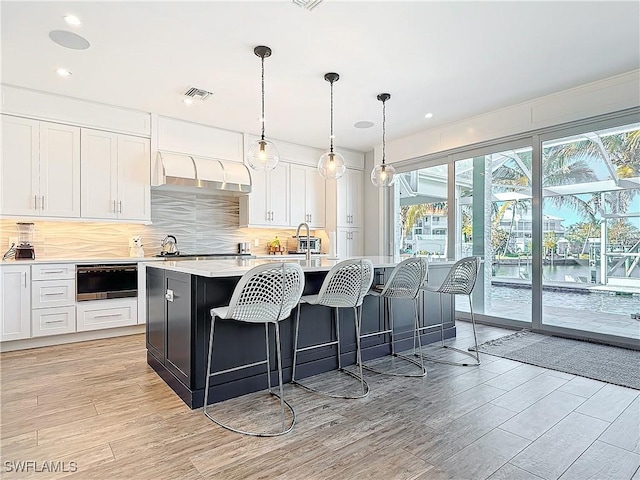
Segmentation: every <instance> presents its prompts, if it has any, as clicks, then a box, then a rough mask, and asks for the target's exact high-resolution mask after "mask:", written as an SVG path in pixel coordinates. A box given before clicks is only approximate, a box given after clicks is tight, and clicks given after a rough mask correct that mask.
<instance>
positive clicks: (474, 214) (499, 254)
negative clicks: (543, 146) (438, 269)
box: [454, 145, 532, 326]
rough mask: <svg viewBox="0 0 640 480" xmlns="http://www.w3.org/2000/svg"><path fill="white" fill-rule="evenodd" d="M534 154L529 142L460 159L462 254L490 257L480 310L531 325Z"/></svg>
mask: <svg viewBox="0 0 640 480" xmlns="http://www.w3.org/2000/svg"><path fill="white" fill-rule="evenodd" d="M531 153H532V148H531V147H530V146H526V145H524V146H517V147H515V148H512V149H508V150H498V151H495V152H491V153H484V154H477V155H475V156H473V157H468V158H462V159H459V160H454V166H455V192H454V194H455V204H456V209H455V213H456V215H455V225H456V227H455V232H456V258H462V257H466V256H469V255H478V256H480V257H481V258H482V259H483V260H484V262H483V268H482V278H481V279H480V282H479V284H478V288H477V289H476V291H475V293H474V310H475V311H476V312H478V313H479V314H482V315H484V316H490V317H498V318H501V319H506V320H509V321H512V322H515V323H518V324H521V325H522V326H528V325H530V323H531V298H532V297H531ZM459 307H460V309H461V311H468V307H464V302H460V304H459Z"/></svg>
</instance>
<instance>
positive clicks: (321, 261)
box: [147, 255, 398, 277]
mask: <svg viewBox="0 0 640 480" xmlns="http://www.w3.org/2000/svg"><path fill="white" fill-rule="evenodd" d="M290 257H294V256H293V255H291V256H289V257H288V256H284V255H283V256H280V255H277V256H275V257H274V256H273V255H272V256H271V258H270V259H269V258H253V259H237V260H181V261H177V262H172V261H166V262H163V263H160V264H149V265H147V266H150V267H156V268H163V269H165V270H169V271H172V272H180V273H188V274H191V275H199V276H201V277H237V276H242V275H244V274H245V273H247V272H248V271H249V270H251V269H252V268H253V267H257V266H258V265H265V264H268V263H281V262H289V263H298V264H300V266H301V267H302V269H303V270H304V271H305V272H327V271H329V270H330V269H331V267H333V266H334V265H336V264H338V263H340V262H341V261H343V260H345V259H339V260H330V259H329V258H327V257H318V258H312V259H311V260H310V261H308V262H307V261H306V260H305V259H304V258H302V259H301V258H290ZM296 257H297V256H296ZM353 258H368V259H369V260H371V261H372V262H373V266H374V267H376V268H383V267H394V266H395V265H397V264H398V262H397V261H396V260H394V258H393V257H353Z"/></svg>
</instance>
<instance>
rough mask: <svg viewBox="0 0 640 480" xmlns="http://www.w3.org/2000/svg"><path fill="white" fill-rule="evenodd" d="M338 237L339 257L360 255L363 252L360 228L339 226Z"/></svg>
mask: <svg viewBox="0 0 640 480" xmlns="http://www.w3.org/2000/svg"><path fill="white" fill-rule="evenodd" d="M337 237H338V257H339V258H349V257H358V256H360V255H362V254H363V253H362V252H363V250H364V249H363V242H362V232H361V230H360V229H359V228H356V229H353V228H339V229H338V232H337Z"/></svg>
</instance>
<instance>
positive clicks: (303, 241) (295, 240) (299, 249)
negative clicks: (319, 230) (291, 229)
mask: <svg viewBox="0 0 640 480" xmlns="http://www.w3.org/2000/svg"><path fill="white" fill-rule="evenodd" d="M309 246H310V248H309V251H310V252H311V253H320V248H321V242H320V238H318V237H309ZM287 251H288V252H289V253H290V254H292V253H307V236H306V235H305V236H301V237H296V236H293V237H291V238H289V239H287Z"/></svg>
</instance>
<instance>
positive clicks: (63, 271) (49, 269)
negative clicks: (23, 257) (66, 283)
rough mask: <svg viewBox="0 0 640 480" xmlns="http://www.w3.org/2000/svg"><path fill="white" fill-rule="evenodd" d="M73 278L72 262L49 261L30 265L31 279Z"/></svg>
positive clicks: (73, 267)
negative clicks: (45, 263)
mask: <svg viewBox="0 0 640 480" xmlns="http://www.w3.org/2000/svg"><path fill="white" fill-rule="evenodd" d="M74 278H76V266H75V264H73V263H51V264H47V265H32V266H31V280H64V279H74Z"/></svg>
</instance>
